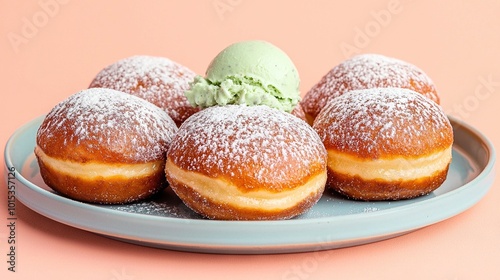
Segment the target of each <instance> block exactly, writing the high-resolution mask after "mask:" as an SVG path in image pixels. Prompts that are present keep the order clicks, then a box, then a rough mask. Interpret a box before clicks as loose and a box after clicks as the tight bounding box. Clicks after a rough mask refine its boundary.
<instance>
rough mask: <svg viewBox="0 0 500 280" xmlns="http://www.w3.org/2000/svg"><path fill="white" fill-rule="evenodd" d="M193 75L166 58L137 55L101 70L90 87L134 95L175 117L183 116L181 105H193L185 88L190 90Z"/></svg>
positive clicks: (175, 118)
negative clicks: (186, 95)
mask: <svg viewBox="0 0 500 280" xmlns="http://www.w3.org/2000/svg"><path fill="white" fill-rule="evenodd" d="M195 76H196V74H195V73H194V72H193V71H192V70H190V69H188V68H187V67H185V66H182V65H180V64H178V63H176V62H174V61H171V60H169V59H168V58H164V57H155V56H146V55H137V56H132V57H129V58H125V59H122V60H119V61H117V62H115V63H113V64H111V65H109V66H108V67H106V68H104V69H103V70H101V71H100V72H99V73H98V74H97V75H96V77H95V78H94V80H93V81H92V83H91V84H90V87H91V88H93V87H105V88H111V89H115V90H119V91H123V92H125V93H130V94H133V95H136V96H138V97H140V98H143V99H145V100H147V101H149V102H151V103H153V104H155V105H157V106H158V107H160V108H163V109H164V110H166V111H167V113H168V114H169V115H170V117H172V119H174V120H177V119H179V118H182V117H183V116H182V114H183V112H182V111H181V110H180V108H184V107H188V108H189V107H192V106H191V105H190V104H189V102H188V101H187V98H186V97H185V96H184V91H185V90H187V89H189V83H190V82H191V81H192V80H193V79H194V77H195ZM193 110H194V108H193Z"/></svg>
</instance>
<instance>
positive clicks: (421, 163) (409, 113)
mask: <svg viewBox="0 0 500 280" xmlns="http://www.w3.org/2000/svg"><path fill="white" fill-rule="evenodd" d="M313 128H314V129H315V130H316V131H317V132H318V134H319V136H320V138H321V139H322V141H323V143H324V145H325V147H326V149H327V151H328V183H327V185H328V186H329V187H330V188H332V189H333V190H335V191H337V192H340V193H342V194H344V195H346V196H348V197H351V198H354V199H362V200H396V199H404V198H412V197H416V196H420V195H424V194H427V193H429V192H432V191H433V190H435V189H436V188H437V187H439V186H440V185H441V184H442V183H443V182H444V180H445V179H446V176H447V171H448V167H449V164H450V162H451V156H452V145H453V130H452V127H451V124H450V122H449V120H448V118H447V117H446V115H445V114H444V112H443V111H442V109H441V107H440V106H439V105H437V104H436V103H435V102H433V101H431V100H430V99H428V98H425V97H424V96H423V95H421V94H418V93H416V92H414V91H411V90H407V89H400V88H376V89H365V90H356V91H350V92H348V93H345V94H343V95H341V96H339V97H337V98H334V99H332V100H330V102H329V103H328V104H327V105H326V106H325V108H324V109H323V110H322V111H321V113H320V114H319V115H318V116H317V118H316V120H315V121H314V124H313Z"/></svg>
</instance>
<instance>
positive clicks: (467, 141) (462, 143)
mask: <svg viewBox="0 0 500 280" xmlns="http://www.w3.org/2000/svg"><path fill="white" fill-rule="evenodd" d="M450 119H451V121H452V124H453V128H454V133H455V142H454V145H453V160H452V163H451V165H450V170H449V174H448V178H447V180H446V181H445V182H444V184H443V185H442V186H441V187H440V188H439V189H437V190H436V191H434V192H433V193H431V194H430V195H427V196H423V197H419V198H416V199H411V200H402V201H393V202H360V201H352V200H347V199H344V198H342V197H340V196H335V195H332V194H329V193H325V194H324V196H323V197H322V199H321V200H320V201H319V202H318V203H317V204H316V205H315V206H314V207H313V208H312V209H311V210H310V211H309V212H307V213H306V214H304V215H302V216H300V217H297V218H295V219H292V220H285V221H214V220H206V219H203V218H201V217H200V216H198V215H196V214H194V213H193V212H192V211H191V210H189V209H188V208H187V207H185V206H184V205H183V204H182V202H181V201H180V200H179V199H178V198H177V197H176V196H175V195H174V194H173V193H172V192H171V191H170V190H169V189H167V190H165V191H164V192H163V193H162V194H161V195H159V196H158V197H156V198H155V199H153V200H149V201H146V202H141V203H135V204H130V205H122V206H99V205H93V204H87V203H81V202H77V201H74V200H71V199H68V198H66V197H63V196H60V195H59V194H57V193H55V192H53V191H52V190H51V189H50V188H49V187H47V186H46V185H45V184H44V183H43V180H42V179H41V177H40V174H39V169H38V164H37V162H36V159H35V156H34V154H33V149H34V147H35V134H36V131H37V129H38V127H39V125H40V123H41V122H42V120H43V117H40V118H37V119H35V120H33V121H31V122H30V123H28V124H26V125H25V126H23V127H21V128H20V129H18V130H17V131H16V132H15V133H14V134H13V135H12V136H11V138H10V139H9V141H8V143H7V145H6V147H5V162H6V167H7V168H12V167H13V168H15V169H16V177H17V180H18V181H19V183H20V184H17V188H16V196H17V199H18V200H19V201H21V202H22V203H23V204H25V205H26V206H28V207H29V208H31V209H33V210H34V211H36V212H38V213H40V214H42V215H44V216H47V217H49V218H50V219H53V220H55V221H58V222H61V223H64V224H67V225H69V226H72V227H76V228H80V229H83V230H87V231H90V232H94V233H98V234H101V235H105V236H108V237H111V238H114V239H118V240H122V241H126V242H130V243H136V244H140V245H145V246H152V247H158V248H165V249H172V250H181V251H191V252H205V253H231V254H271V253H290V252H305V251H317V250H325V249H333V248H341V247H347V246H354V245H361V244H366V243H370V242H375V241H379V240H384V239H388V238H391V237H395V236H399V235H402V234H405V233H408V232H411V231H414V230H417V229H419V228H422V227H425V226H428V225H431V224H434V223H437V222H440V221H442V220H444V219H447V218H450V217H452V216H454V215H457V214H459V213H461V212H463V211H465V210H467V209H468V208H469V207H471V206H472V205H474V204H475V203H477V202H478V201H479V200H480V199H481V198H482V197H483V196H484V195H485V194H486V193H487V191H488V189H489V188H490V186H491V185H492V183H493V179H494V168H493V166H494V162H495V151H494V148H493V146H492V144H491V143H490V142H489V141H488V140H487V139H486V138H485V137H484V136H483V135H482V134H481V133H479V132H478V131H476V130H475V129H474V128H472V127H470V126H469V125H467V124H465V123H463V122H460V121H458V120H455V119H452V118H450ZM89 242H91V241H89Z"/></svg>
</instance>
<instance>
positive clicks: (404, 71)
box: [301, 54, 439, 116]
mask: <svg viewBox="0 0 500 280" xmlns="http://www.w3.org/2000/svg"><path fill="white" fill-rule="evenodd" d="M379 87H383V88H385V87H395V88H406V89H411V90H413V91H416V92H418V93H420V94H422V95H424V96H426V97H428V98H430V99H431V100H433V101H435V102H436V103H438V104H439V97H438V95H437V93H436V88H435V86H434V83H433V82H432V80H431V79H430V78H429V77H428V76H427V75H426V74H425V73H424V72H423V71H422V70H421V69H419V68H418V67H416V66H415V65H413V64H410V63H407V62H405V61H402V60H399V59H396V58H390V57H386V56H383V55H378V54H362V55H357V56H354V57H352V58H351V59H348V60H345V61H343V62H342V63H340V64H339V65H337V66H335V67H334V68H333V69H331V70H330V71H329V72H328V73H327V74H326V75H325V76H324V77H323V78H322V79H321V80H320V81H319V82H318V83H317V84H316V85H315V86H313V87H312V88H311V90H310V91H309V92H308V93H307V94H306V96H305V97H304V99H303V101H302V102H301V104H302V106H303V107H304V110H305V112H306V113H307V114H310V115H312V116H316V115H317V114H318V113H319V111H320V110H321V108H323V107H324V106H325V105H326V103H327V100H329V99H332V98H335V97H337V96H339V95H342V94H344V93H346V92H348V91H351V90H358V89H368V88H379Z"/></svg>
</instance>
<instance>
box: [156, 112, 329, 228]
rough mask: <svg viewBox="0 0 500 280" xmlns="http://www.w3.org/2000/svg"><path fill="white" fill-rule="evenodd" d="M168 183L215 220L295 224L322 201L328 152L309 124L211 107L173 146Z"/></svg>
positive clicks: (191, 122) (281, 116)
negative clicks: (295, 219) (294, 219)
mask: <svg viewBox="0 0 500 280" xmlns="http://www.w3.org/2000/svg"><path fill="white" fill-rule="evenodd" d="M165 170H166V174H167V180H168V182H169V184H170V186H171V187H172V189H173V190H174V192H175V193H176V194H177V195H178V196H179V197H180V198H181V199H182V200H183V201H184V203H185V204H186V205H187V206H188V207H190V208H191V209H193V210H194V211H196V212H198V213H200V214H201V215H203V216H205V217H208V218H211V219H225V220H270V219H288V218H291V217H294V216H297V215H299V214H301V213H304V212H305V211H306V210H308V209H309V208H311V207H312V206H313V205H314V204H315V203H316V202H317V201H318V200H319V198H320V197H321V195H322V193H323V190H324V188H325V182H326V176H327V175H326V174H327V173H326V151H325V148H324V146H323V144H322V143H321V140H320V139H319V137H318V135H317V134H316V132H315V131H314V130H313V129H312V127H311V126H310V125H308V124H307V123H306V122H304V121H303V120H301V119H299V118H297V117H295V116H293V115H291V114H289V113H286V112H281V111H279V110H277V109H273V108H270V107H267V106H265V105H257V106H245V105H226V106H215V107H209V108H207V109H204V110H202V111H201V112H198V113H196V114H194V115H192V116H191V117H190V118H189V119H187V120H186V121H185V122H184V123H183V124H182V126H181V127H180V128H179V132H178V133H177V134H176V136H175V137H174V139H173V140H172V144H171V146H170V149H169V151H168V156H167V163H166V167H165Z"/></svg>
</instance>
